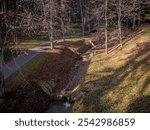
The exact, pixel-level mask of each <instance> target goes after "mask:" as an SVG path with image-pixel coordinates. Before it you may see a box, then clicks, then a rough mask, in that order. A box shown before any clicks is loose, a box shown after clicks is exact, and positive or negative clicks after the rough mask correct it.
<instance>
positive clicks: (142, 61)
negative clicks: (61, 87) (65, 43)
mask: <svg viewBox="0 0 150 130" xmlns="http://www.w3.org/2000/svg"><path fill="white" fill-rule="evenodd" d="M78 91H83V92H85V93H86V94H85V96H84V97H83V98H81V99H80V100H79V101H77V102H76V103H75V105H74V108H73V111H74V112H150V107H149V106H150V26H149V25H145V26H142V27H141V28H140V29H138V30H137V31H136V32H135V33H134V34H133V33H132V34H130V35H128V37H127V38H126V39H125V40H124V41H123V46H122V47H121V46H120V45H113V46H112V47H110V49H109V54H108V55H106V54H105V53H104V52H100V53H99V54H96V55H95V56H94V57H93V58H91V60H90V61H89V63H88V67H87V71H86V73H85V77H84V80H83V82H82V83H81V84H80V85H79V86H78V89H77V90H76V91H75V92H74V93H76V92H78Z"/></svg>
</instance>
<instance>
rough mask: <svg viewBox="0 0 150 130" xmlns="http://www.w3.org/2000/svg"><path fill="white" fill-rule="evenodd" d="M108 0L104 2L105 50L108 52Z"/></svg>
mask: <svg viewBox="0 0 150 130" xmlns="http://www.w3.org/2000/svg"><path fill="white" fill-rule="evenodd" d="M107 7H108V0H106V2H105V51H106V54H108V30H107V28H108V18H107Z"/></svg>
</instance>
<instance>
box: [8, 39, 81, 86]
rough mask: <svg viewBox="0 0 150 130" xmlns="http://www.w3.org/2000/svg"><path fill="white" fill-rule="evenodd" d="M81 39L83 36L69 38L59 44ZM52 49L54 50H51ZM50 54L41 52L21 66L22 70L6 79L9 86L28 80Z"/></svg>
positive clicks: (71, 42) (69, 43)
mask: <svg viewBox="0 0 150 130" xmlns="http://www.w3.org/2000/svg"><path fill="white" fill-rule="evenodd" d="M80 39H81V38H79V37H78V38H70V39H67V41H66V43H59V44H63V45H64V44H68V45H71V44H73V43H75V42H76V41H78V40H80ZM35 44H38V43H35ZM58 46H59V45H58ZM48 51H49V50H48ZM50 51H53V50H50ZM48 55H49V53H40V54H39V55H38V56H36V57H34V58H33V59H32V60H30V61H29V62H28V63H26V64H25V65H23V66H22V67H21V68H20V70H18V71H17V72H15V73H14V74H13V75H12V76H10V77H9V78H8V79H7V80H6V83H7V84H8V86H10V84H11V83H13V82H14V81H15V84H20V83H21V82H23V81H26V78H27V77H28V75H30V74H31V73H32V71H33V70H35V69H37V68H39V66H40V64H42V63H43V62H44V61H45V59H46V58H47V57H48Z"/></svg>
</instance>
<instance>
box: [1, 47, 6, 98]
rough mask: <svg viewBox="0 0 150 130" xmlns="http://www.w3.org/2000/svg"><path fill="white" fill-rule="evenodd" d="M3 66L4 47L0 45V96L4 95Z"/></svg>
mask: <svg viewBox="0 0 150 130" xmlns="http://www.w3.org/2000/svg"><path fill="white" fill-rule="evenodd" d="M3 66H4V48H3V47H1V51H0V96H1V97H3V96H5V84H4V72H3Z"/></svg>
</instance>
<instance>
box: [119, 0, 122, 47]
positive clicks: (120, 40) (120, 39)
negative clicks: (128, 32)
mask: <svg viewBox="0 0 150 130" xmlns="http://www.w3.org/2000/svg"><path fill="white" fill-rule="evenodd" d="M121 2H122V0H119V5H118V37H119V43H120V44H121V45H122V36H121V35H122V32H121Z"/></svg>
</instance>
